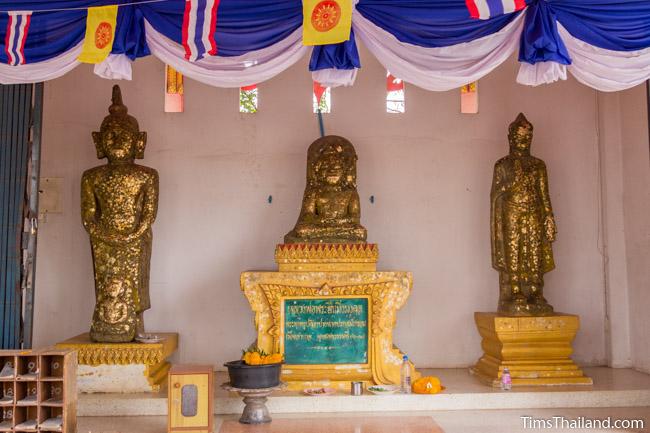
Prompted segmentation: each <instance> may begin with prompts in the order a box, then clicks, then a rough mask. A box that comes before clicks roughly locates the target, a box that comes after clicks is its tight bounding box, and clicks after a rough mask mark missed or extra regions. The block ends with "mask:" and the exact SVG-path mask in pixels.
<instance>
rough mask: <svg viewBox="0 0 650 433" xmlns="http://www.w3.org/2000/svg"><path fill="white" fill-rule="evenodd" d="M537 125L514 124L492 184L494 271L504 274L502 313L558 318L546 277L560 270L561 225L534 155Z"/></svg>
mask: <svg viewBox="0 0 650 433" xmlns="http://www.w3.org/2000/svg"><path fill="white" fill-rule="evenodd" d="M532 138H533V125H532V124H531V123H530V122H529V121H528V120H527V119H526V117H525V116H524V115H523V114H522V113H520V114H519V116H517V119H516V120H515V121H514V122H513V123H511V124H510V127H509V131H508V140H509V142H510V154H509V155H508V156H506V157H504V158H501V159H500V160H498V161H497V162H496V164H495V166H494V177H493V179H492V192H491V194H490V202H491V231H492V266H493V267H494V269H496V270H498V271H499V285H500V292H499V306H498V313H499V314H503V315H509V316H544V315H549V314H552V313H553V307H551V306H550V305H549V304H548V302H547V301H546V299H545V298H544V296H543V293H542V292H543V288H544V274H545V273H546V272H549V271H551V270H552V269H553V268H554V267H555V263H554V261H553V251H552V249H551V242H553V241H555V234H556V228H555V220H554V218H553V209H552V207H551V199H550V197H549V192H548V178H547V174H546V165H545V164H544V161H542V160H541V159H538V158H535V157H533V156H531V154H530V145H531V141H532Z"/></svg>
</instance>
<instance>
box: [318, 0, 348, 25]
mask: <svg viewBox="0 0 650 433" xmlns="http://www.w3.org/2000/svg"><path fill="white" fill-rule="evenodd" d="M340 20H341V6H339V4H338V3H337V2H335V1H332V0H325V1H322V2H319V3H318V4H317V5H316V7H314V10H313V11H312V13H311V24H312V26H314V29H316V30H317V31H319V32H326V31H328V30H332V29H333V28H334V27H336V25H337V24H338V23H339V21H340Z"/></svg>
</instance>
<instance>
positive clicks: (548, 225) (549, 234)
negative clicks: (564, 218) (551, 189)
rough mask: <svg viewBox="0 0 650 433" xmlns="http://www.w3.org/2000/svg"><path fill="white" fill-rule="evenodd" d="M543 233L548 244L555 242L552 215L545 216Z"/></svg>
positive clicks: (555, 230) (555, 231)
mask: <svg viewBox="0 0 650 433" xmlns="http://www.w3.org/2000/svg"><path fill="white" fill-rule="evenodd" d="M544 232H545V233H544V234H545V237H546V239H547V240H548V241H549V242H553V241H555V234H556V233H557V229H556V227H555V219H554V218H553V214H549V215H546V218H545V219H544Z"/></svg>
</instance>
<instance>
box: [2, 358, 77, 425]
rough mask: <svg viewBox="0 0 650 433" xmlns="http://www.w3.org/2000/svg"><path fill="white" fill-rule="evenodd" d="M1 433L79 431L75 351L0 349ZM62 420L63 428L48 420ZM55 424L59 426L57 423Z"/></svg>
mask: <svg viewBox="0 0 650 433" xmlns="http://www.w3.org/2000/svg"><path fill="white" fill-rule="evenodd" d="M8 363H11V365H12V367H13V369H14V371H13V375H12V376H9V377H0V416H1V418H0V432H43V433H49V432H60V433H75V432H76V431H77V352H76V351H74V350H56V349H53V350H49V349H44V350H33V351H32V350H22V351H21V350H0V370H2V369H3V368H4V367H5V366H6V365H7V364H8ZM57 417H60V418H61V426H60V428H56V427H54V426H51V425H48V423H47V422H46V421H47V420H48V419H53V418H57ZM55 424H56V423H55Z"/></svg>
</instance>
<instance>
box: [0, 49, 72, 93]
mask: <svg viewBox="0 0 650 433" xmlns="http://www.w3.org/2000/svg"><path fill="white" fill-rule="evenodd" d="M82 45H83V41H81V42H80V43H79V44H77V45H76V46H75V47H74V48H72V49H71V50H68V51H66V52H65V53H63V54H61V55H60V56H56V57H53V58H51V59H48V60H45V61H42V62H38V63H26V64H24V65H17V66H10V65H7V64H5V63H0V83H1V84H22V83H40V82H41V81H48V80H53V79H55V78H59V77H60V76H62V75H65V74H67V73H68V72H70V71H71V70H73V69H74V68H76V67H77V66H79V65H80V64H81V62H79V61H78V60H77V57H79V53H81V47H82Z"/></svg>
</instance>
